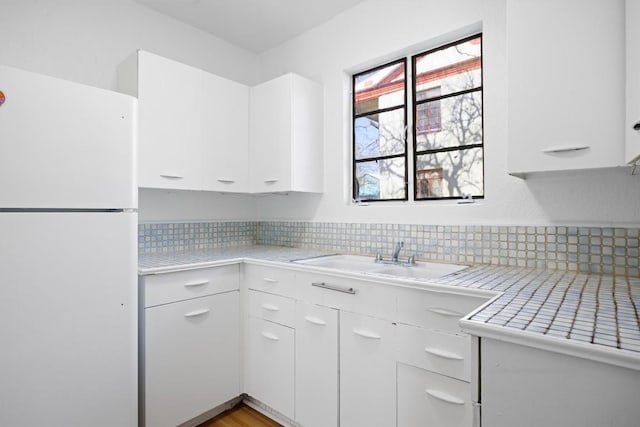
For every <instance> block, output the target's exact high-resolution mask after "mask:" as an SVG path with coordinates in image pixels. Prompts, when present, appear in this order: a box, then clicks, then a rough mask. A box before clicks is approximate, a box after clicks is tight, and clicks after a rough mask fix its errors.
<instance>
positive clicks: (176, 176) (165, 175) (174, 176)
mask: <svg viewBox="0 0 640 427" xmlns="http://www.w3.org/2000/svg"><path fill="white" fill-rule="evenodd" d="M160 177H161V178H166V179H182V178H184V176H183V175H180V174H178V173H161V174H160Z"/></svg>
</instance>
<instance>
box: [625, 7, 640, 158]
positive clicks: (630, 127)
mask: <svg viewBox="0 0 640 427" xmlns="http://www.w3.org/2000/svg"><path fill="white" fill-rule="evenodd" d="M639 22H640V1H639V0H627V1H626V2H625V32H626V42H627V43H626V47H627V68H626V72H627V78H626V82H627V87H626V91H625V92H626V95H627V98H626V101H627V120H626V123H625V132H626V141H627V143H626V152H625V161H626V162H627V163H636V162H638V161H640V25H638V23H639Z"/></svg>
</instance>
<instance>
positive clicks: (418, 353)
mask: <svg viewBox="0 0 640 427" xmlns="http://www.w3.org/2000/svg"><path fill="white" fill-rule="evenodd" d="M398 348H399V351H398V361H400V362H403V363H407V364H409V365H413V366H418V367H420V368H423V369H427V370H429V371H433V372H437V373H440V374H443V375H447V376H450V377H453V378H457V379H459V380H462V381H467V382H468V381H470V379H471V364H470V354H471V340H470V338H469V337H468V336H462V335H451V334H444V333H440V332H434V331H431V330H428V329H422V328H418V327H415V326H407V325H398Z"/></svg>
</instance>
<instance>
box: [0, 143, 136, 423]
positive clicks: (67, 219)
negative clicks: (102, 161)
mask: <svg viewBox="0 0 640 427" xmlns="http://www.w3.org/2000/svg"><path fill="white" fill-rule="evenodd" d="M3 142H4V140H3ZM136 229H137V216H136V214H133V213H69V212H66V213H8V212H4V213H0V236H2V238H0V259H1V260H2V262H0V277H1V279H0V281H1V282H2V285H1V286H0V336H2V351H0V365H1V366H2V367H3V370H2V380H1V381H0V401H1V402H2V409H1V410H0V425H2V426H37V425H59V426H63V425H64V426H89V425H91V426H100V427H111V426H122V427H134V426H137V351H136V349H137V335H138V333H137V328H136V324H137V315H136V313H137V309H136V301H137V291H136V279H135V277H136V276H135V274H136V243H135V240H136V237H135V236H136ZM79 248H81V250H79Z"/></svg>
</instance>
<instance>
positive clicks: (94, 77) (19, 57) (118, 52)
mask: <svg viewBox="0 0 640 427" xmlns="http://www.w3.org/2000/svg"><path fill="white" fill-rule="evenodd" d="M136 49H144V50H148V51H150V52H154V53H157V54H159V55H163V56H166V57H168V58H172V59H175V60H177V61H180V62H183V63H186V64H189V65H193V66H195V67H198V68H202V69H204V70H207V71H210V72H212V73H215V74H218V75H220V76H222V77H226V78H229V79H232V80H236V81H239V82H241V83H244V84H250V85H251V84H255V83H257V82H258V81H259V69H258V64H259V62H258V58H257V56H256V55H255V54H253V53H252V52H249V51H246V50H244V49H240V48H238V47H236V46H234V45H231V44H229V43H227V42H225V41H223V40H220V39H218V38H216V37H213V36H211V35H210V34H208V33H205V32H203V31H200V30H198V29H195V28H193V27H190V26H187V25H185V24H182V23H181V22H179V21H176V20H173V19H171V18H168V17H165V16H164V15H161V14H159V13H157V12H154V11H152V10H150V9H147V8H145V7H143V6H141V5H140V4H138V3H135V2H133V1H132V0H0V63H2V64H4V65H11V66H14V67H18V68H23V69H26V70H29V71H35V72H38V73H42V74H48V75H51V76H55V77H60V78H63V79H67V80H72V81H76V82H80V83H84V84H88V85H91V86H97V87H101V88H105V89H110V90H115V89H116V67H117V65H118V64H119V63H120V62H122V61H123V60H124V59H125V58H126V57H128V56H129V55H131V54H132V53H133V52H134V51H135V50H136ZM254 206H255V201H254V200H253V199H249V198H246V197H236V196H221V195H219V194H212V193H198V192H175V191H174V192H168V191H150V190H142V191H141V194H140V201H139V211H140V220H141V221H162V220H204V219H253V218H254V216H255V215H254V212H255V208H254Z"/></svg>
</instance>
